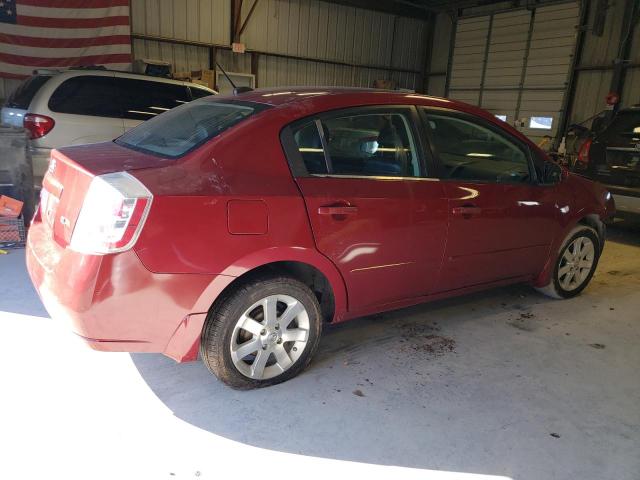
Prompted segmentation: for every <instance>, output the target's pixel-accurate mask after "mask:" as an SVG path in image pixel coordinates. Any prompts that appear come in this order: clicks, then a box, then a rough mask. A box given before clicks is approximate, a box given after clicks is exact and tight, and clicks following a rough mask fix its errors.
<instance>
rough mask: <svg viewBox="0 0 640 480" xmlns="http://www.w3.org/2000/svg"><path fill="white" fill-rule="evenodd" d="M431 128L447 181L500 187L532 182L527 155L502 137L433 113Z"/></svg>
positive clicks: (430, 121)
mask: <svg viewBox="0 0 640 480" xmlns="http://www.w3.org/2000/svg"><path fill="white" fill-rule="evenodd" d="M428 125H429V130H430V133H431V141H432V143H433V146H434V147H435V150H436V152H437V154H438V156H439V158H440V161H441V163H442V164H443V167H444V172H443V176H444V177H445V178H450V179H460V180H468V181H481V182H497V183H519V182H528V181H529V179H530V171H529V162H528V159H527V155H526V153H525V152H524V150H523V149H521V148H520V147H519V146H517V145H516V144H515V143H513V142H511V141H510V140H508V139H507V138H505V137H504V136H502V135H500V134H499V133H497V132H495V131H493V130H491V129H489V128H488V127H484V126H482V125H479V124H477V123H473V122H471V121H467V120H464V119H461V118H457V117H452V116H446V115H437V114H431V113H429V114H428Z"/></svg>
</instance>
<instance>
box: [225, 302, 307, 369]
mask: <svg viewBox="0 0 640 480" xmlns="http://www.w3.org/2000/svg"><path fill="white" fill-rule="evenodd" d="M308 339H309V315H308V313H307V310H306V309H305V307H304V305H303V304H302V303H301V302H300V301H298V300H297V299H295V298H293V297H291V296H289V295H269V296H268V297H265V298H263V299H261V300H258V301H257V302H255V303H254V304H253V305H251V306H250V307H249V308H247V309H246V310H245V312H244V313H243V314H242V315H241V316H240V318H239V319H238V320H237V322H236V324H235V327H234V329H233V332H232V334H231V345H230V348H231V360H232V361H233V364H234V365H235V367H236V368H237V369H238V371H239V372H240V373H242V374H243V375H244V376H246V377H249V378H251V379H254V380H266V379H269V378H273V377H275V376H277V375H280V374H282V373H284V372H286V371H287V370H288V369H289V368H291V366H292V365H293V364H294V363H295V362H296V361H297V360H298V358H300V355H302V352H303V351H304V350H305V348H306V346H307V341H308Z"/></svg>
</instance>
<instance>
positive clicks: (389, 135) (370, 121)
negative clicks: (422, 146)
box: [321, 112, 420, 177]
mask: <svg viewBox="0 0 640 480" xmlns="http://www.w3.org/2000/svg"><path fill="white" fill-rule="evenodd" d="M409 122H410V120H409V119H408V118H407V116H406V115H404V114H403V113H396V112H388V113H362V114H355V115H344V116H336V117H333V118H325V119H323V120H322V122H321V123H322V130H323V133H324V136H325V142H326V148H327V149H328V154H329V158H330V168H331V173H332V174H335V175H358V176H386V177H418V176H420V167H419V160H418V154H417V149H416V147H415V142H414V139H413V136H412V135H411V129H410V127H409V125H410V124H409Z"/></svg>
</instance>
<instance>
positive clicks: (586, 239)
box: [537, 225, 601, 299]
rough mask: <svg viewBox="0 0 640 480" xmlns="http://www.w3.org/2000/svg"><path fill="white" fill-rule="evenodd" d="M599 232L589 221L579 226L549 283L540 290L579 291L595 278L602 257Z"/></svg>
mask: <svg viewBox="0 0 640 480" xmlns="http://www.w3.org/2000/svg"><path fill="white" fill-rule="evenodd" d="M600 245H601V244H600V238H599V237H598V233H597V232H596V231H595V230H594V229H593V228H591V227H589V226H586V225H578V226H577V227H575V228H574V229H573V230H571V232H569V235H567V238H566V239H565V241H564V243H563V244H562V247H561V248H560V252H559V254H558V258H557V260H556V265H555V267H554V269H553V274H552V276H551V280H550V282H549V284H547V285H545V286H544V287H542V288H538V289H537V290H538V291H540V292H542V293H543V294H545V295H547V296H549V297H552V298H559V299H560V298H571V297H575V296H576V295H578V294H579V293H580V292H582V290H584V289H585V287H586V286H587V285H588V284H589V281H591V278H592V277H593V274H594V273H595V271H596V267H597V266H598V260H599V258H600Z"/></svg>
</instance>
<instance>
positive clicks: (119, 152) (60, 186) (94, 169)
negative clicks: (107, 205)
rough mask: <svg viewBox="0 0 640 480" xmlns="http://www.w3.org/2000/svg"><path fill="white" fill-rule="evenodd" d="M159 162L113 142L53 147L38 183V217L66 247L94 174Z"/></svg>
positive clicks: (157, 163)
mask: <svg viewBox="0 0 640 480" xmlns="http://www.w3.org/2000/svg"><path fill="white" fill-rule="evenodd" d="M162 162H163V160H162V159H159V158H158V157H154V156H151V155H148V154H144V153H140V152H136V151H134V150H130V149H127V148H124V147H121V146H119V145H116V144H115V143H113V142H105V143H101V144H92V145H79V146H74V147H65V148H62V149H60V150H53V151H52V152H51V160H50V162H49V168H48V170H47V173H46V175H45V177H44V179H43V183H42V192H41V203H40V206H41V209H40V213H41V216H42V221H43V222H44V223H45V225H46V228H47V229H48V230H49V232H50V234H51V235H52V236H53V238H54V239H55V241H56V242H57V243H58V244H59V245H60V246H62V247H66V246H68V245H69V242H70V241H71V235H72V233H73V229H74V227H75V224H76V221H77V219H78V215H79V214H80V210H81V208H82V205H83V202H84V198H85V195H86V194H87V190H88V189H89V186H90V184H91V181H92V180H93V178H94V177H95V176H97V175H104V174H106V173H112V172H121V171H132V170H137V169H142V168H150V167H155V166H158V165H159V164H160V163H162Z"/></svg>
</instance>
